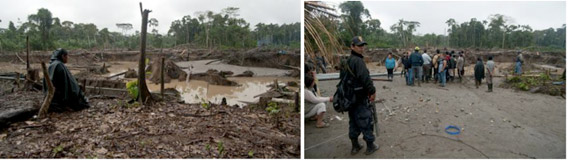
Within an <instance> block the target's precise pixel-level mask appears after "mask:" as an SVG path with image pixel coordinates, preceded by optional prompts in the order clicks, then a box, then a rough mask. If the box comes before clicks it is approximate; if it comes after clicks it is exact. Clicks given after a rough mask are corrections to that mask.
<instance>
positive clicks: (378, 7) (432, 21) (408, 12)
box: [326, 1, 566, 34]
mask: <svg viewBox="0 0 568 160" xmlns="http://www.w3.org/2000/svg"><path fill="white" fill-rule="evenodd" d="M326 3H328V4H329V5H334V6H336V7H337V6H338V5H339V4H340V3H341V2H337V1H335V2H326ZM363 5H364V6H365V8H367V9H368V10H369V12H370V14H371V17H372V18H374V19H379V20H380V21H381V28H383V29H385V30H387V31H389V32H390V26H391V25H393V24H394V23H396V22H398V20H399V19H404V20H406V21H418V22H420V24H421V25H420V27H419V28H417V29H416V31H417V33H418V34H426V33H436V34H444V30H446V29H447V28H448V26H447V24H446V21H447V20H448V19H450V18H454V19H455V20H456V22H457V23H458V24H461V23H463V22H466V21H470V19H471V18H476V19H477V20H478V21H482V20H488V17H489V15H491V14H503V15H506V16H508V17H510V18H512V20H513V21H511V22H509V23H508V24H520V25H527V24H528V25H530V26H531V27H532V28H533V30H540V29H547V28H550V27H553V28H560V27H562V24H565V23H566V3H565V2H564V1H461V2H460V1H363ZM337 12H338V13H339V14H341V13H340V10H338V11H337Z"/></svg>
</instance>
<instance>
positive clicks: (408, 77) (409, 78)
mask: <svg viewBox="0 0 568 160" xmlns="http://www.w3.org/2000/svg"><path fill="white" fill-rule="evenodd" d="M412 73H413V71H412V68H409V69H408V72H406V85H412V84H414V74H412Z"/></svg>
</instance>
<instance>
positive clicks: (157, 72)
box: [150, 58, 187, 83]
mask: <svg viewBox="0 0 568 160" xmlns="http://www.w3.org/2000/svg"><path fill="white" fill-rule="evenodd" d="M164 63H165V66H164V68H165V69H164V72H165V73H164V83H169V82H170V80H171V79H178V80H180V81H185V79H186V78H187V73H185V71H183V70H182V69H181V68H180V67H179V66H178V65H176V64H175V63H174V62H173V61H171V60H169V59H166V60H165V62H164ZM151 71H152V75H150V81H152V83H160V78H161V71H162V59H161V58H154V61H153V62H152V64H151Z"/></svg>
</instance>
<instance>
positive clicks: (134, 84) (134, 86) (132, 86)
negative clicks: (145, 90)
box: [126, 80, 138, 99]
mask: <svg viewBox="0 0 568 160" xmlns="http://www.w3.org/2000/svg"><path fill="white" fill-rule="evenodd" d="M126 89H127V90H128V94H129V95H130V97H132V99H136V97H138V80H133V81H130V82H128V83H126Z"/></svg>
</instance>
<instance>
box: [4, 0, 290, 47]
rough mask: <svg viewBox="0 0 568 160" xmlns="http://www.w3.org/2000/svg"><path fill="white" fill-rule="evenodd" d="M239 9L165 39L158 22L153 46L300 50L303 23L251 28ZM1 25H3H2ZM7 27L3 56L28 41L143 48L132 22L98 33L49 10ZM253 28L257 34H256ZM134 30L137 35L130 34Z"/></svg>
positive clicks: (183, 25)
mask: <svg viewBox="0 0 568 160" xmlns="http://www.w3.org/2000/svg"><path fill="white" fill-rule="evenodd" d="M238 12H239V8H235V7H228V8H225V9H223V10H222V11H221V12H220V13H215V12H212V11H205V12H198V14H197V16H196V17H191V16H190V15H186V16H183V17H182V18H181V19H179V20H175V21H173V22H172V23H171V26H170V29H169V30H168V32H167V34H166V35H162V34H160V33H159V32H158V30H157V29H156V27H157V26H159V25H160V24H159V21H158V20H157V19H155V18H150V20H149V21H148V23H149V29H151V32H150V33H148V47H150V48H152V47H153V48H169V47H174V46H177V45H183V44H191V45H197V46H199V47H202V48H219V49H228V48H251V47H257V46H261V45H262V46H267V47H289V48H300V23H299V22H297V23H292V24H282V25H278V24H264V23H259V24H256V25H254V27H251V26H250V24H249V23H248V22H246V21H245V20H244V19H242V18H238V16H239V14H238ZM0 23H1V22H0ZM8 23H9V27H8V28H0V51H22V50H24V49H25V46H26V36H29V39H30V47H31V49H32V50H54V49H56V48H66V49H78V48H86V49H108V48H126V49H129V50H135V49H138V48H139V43H140V37H139V36H140V33H139V31H138V30H136V29H135V28H133V26H132V24H130V23H116V27H117V28H119V29H121V30H122V33H119V32H111V31H109V29H108V28H103V29H99V28H97V26H96V25H95V24H92V23H74V22H71V21H63V22H61V20H60V19H59V18H57V17H55V16H54V15H52V13H51V12H50V11H49V10H48V9H45V8H41V9H39V10H38V12H37V13H35V14H31V15H29V16H28V17H27V21H25V22H23V23H21V22H19V23H18V25H16V24H14V22H11V21H10V22H8ZM252 28H254V29H252ZM132 29H135V31H134V33H135V34H128V33H129V31H131V30H132Z"/></svg>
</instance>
